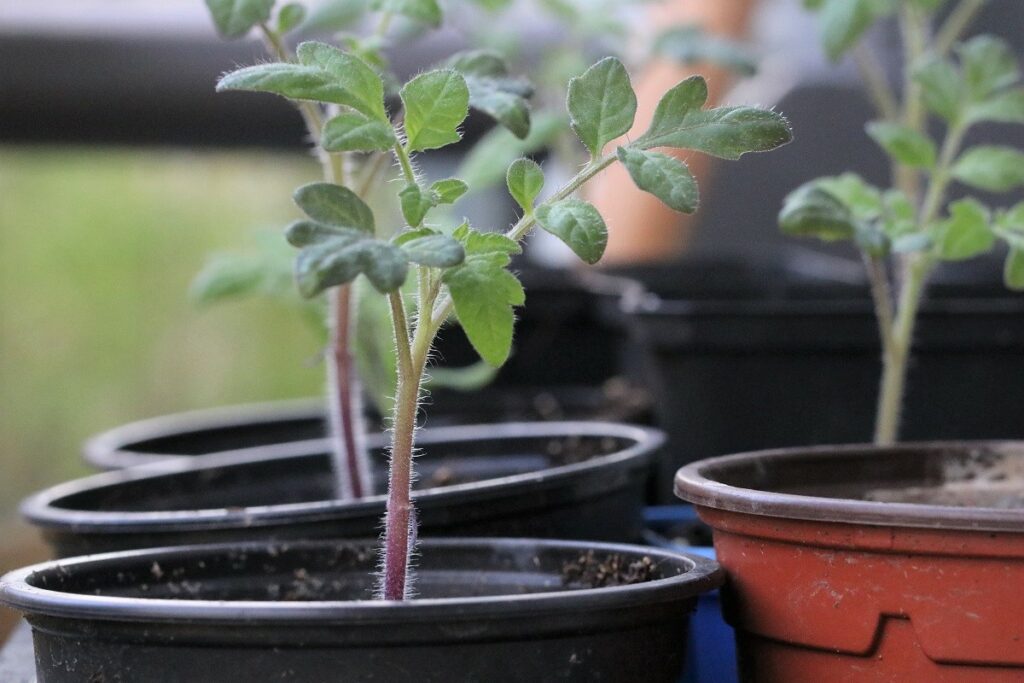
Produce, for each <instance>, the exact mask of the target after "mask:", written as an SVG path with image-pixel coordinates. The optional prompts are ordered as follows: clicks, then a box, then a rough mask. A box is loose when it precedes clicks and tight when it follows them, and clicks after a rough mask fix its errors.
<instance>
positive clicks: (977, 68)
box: [957, 35, 1020, 100]
mask: <svg viewBox="0 0 1024 683" xmlns="http://www.w3.org/2000/svg"><path fill="white" fill-rule="evenodd" d="M957 54H958V55H959V56H960V64H961V66H962V68H963V78H964V82H965V83H966V85H967V91H968V92H969V93H970V95H971V97H972V99H975V100H981V99H984V98H986V97H988V96H989V95H991V94H992V93H993V92H995V91H996V90H1001V89H1003V88H1006V87H1008V86H1011V85H1013V84H1014V83H1016V82H1017V81H1018V80H1019V79H1020V69H1018V68H1017V57H1016V56H1015V55H1014V53H1013V50H1012V49H1010V46H1009V45H1007V44H1006V41H1004V40H1002V39H1000V38H996V37H995V36H991V35H980V36H975V37H974V38H971V39H970V40H968V41H967V42H965V43H963V44H961V45H959V46H958V47H957Z"/></svg>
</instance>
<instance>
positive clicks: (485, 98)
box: [448, 50, 533, 139]
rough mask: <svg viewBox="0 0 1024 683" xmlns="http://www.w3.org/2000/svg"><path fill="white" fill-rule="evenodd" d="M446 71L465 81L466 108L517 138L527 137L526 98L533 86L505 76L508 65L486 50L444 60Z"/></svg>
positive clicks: (528, 119) (519, 79)
mask: <svg viewBox="0 0 1024 683" xmlns="http://www.w3.org/2000/svg"><path fill="white" fill-rule="evenodd" d="M448 67H449V68H451V69H455V70H456V71H458V72H459V73H461V74H462V75H463V77H464V78H465V79H466V86H467V87H468V88H469V106H470V107H472V108H474V109H476V110H478V111H482V112H484V113H485V114H487V115H488V116H490V117H491V118H493V119H494V120H495V121H497V122H498V123H500V124H501V125H503V126H505V127H506V128H507V129H508V130H510V131H511V132H512V134H513V135H515V136H516V137H517V138H520V139H523V138H525V137H526V136H527V135H529V133H530V107H529V104H527V101H526V100H527V98H528V97H530V96H531V95H532V94H533V86H531V85H530V83H529V82H528V81H526V80H525V79H521V78H511V77H509V75H508V65H507V64H506V63H505V60H504V59H503V58H502V57H500V56H499V55H498V54H497V53H494V52H490V51H487V50H472V51H468V52H460V53H457V54H455V55H453V56H452V57H451V58H450V59H449V60H448Z"/></svg>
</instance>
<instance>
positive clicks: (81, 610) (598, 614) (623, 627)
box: [0, 539, 721, 683]
mask: <svg viewBox="0 0 1024 683" xmlns="http://www.w3.org/2000/svg"><path fill="white" fill-rule="evenodd" d="M375 547H376V542H375V541H363V542H351V543H345V544H338V543H336V542H332V543H324V542H319V543H316V542H313V543H310V542H297V543H290V544H287V545H281V546H273V545H272V546H267V545H266V544H247V545H226V546H225V545H214V546H193V547H186V548H171V549H160V550H147V551H142V552H131V553H117V554H110V555H101V556H94V557H86V558H77V559H73V560H66V561H61V562H55V563H50V564H46V565H39V566H36V567H30V568H28V569H25V570H21V571H19V572H15V573H14V574H11V575H8V576H7V577H5V578H4V579H3V582H2V583H0V597H2V599H3V601H4V602H6V603H7V604H8V605H9V606H11V607H14V608H15V609H18V610H21V611H23V612H25V613H26V616H27V618H28V620H29V623H30V624H31V625H32V627H33V629H34V640H35V650H36V662H37V670H38V675H39V683H65V682H67V683H70V682H72V681H74V682H75V683H79V682H81V681H85V680H114V679H118V678H121V677H124V678H125V679H130V680H138V681H162V682H164V683H175V682H179V681H180V682H185V681H188V682H189V683H192V682H193V681H228V680H245V681H250V682H251V683H261V682H263V681H267V682H269V681H279V680H282V679H283V678H290V679H292V680H301V681H315V680H329V679H330V680H333V679H334V678H336V677H337V676H339V675H342V676H344V678H345V680H346V681H370V680H373V681H377V680H387V681H395V682H401V681H416V682H417V683H418V682H420V681H452V680H480V681H524V682H525V681H530V682H532V681H541V680H545V681H546V680H574V681H592V680H598V679H599V680H602V681H636V680H637V678H636V676H637V672H641V671H642V672H643V680H645V681H651V682H652V683H657V682H665V683H668V682H670V681H674V680H675V678H676V677H677V676H678V675H679V672H680V670H681V668H682V663H683V662H682V657H683V652H682V648H681V647H680V642H681V640H682V638H683V637H685V633H686V629H687V622H688V618H689V615H688V613H689V612H690V611H691V610H692V608H693V604H694V601H695V600H696V596H697V595H698V594H700V593H702V592H704V591H707V590H710V589H712V588H714V587H716V586H717V585H719V584H720V583H721V576H720V570H719V569H718V567H717V565H716V564H715V563H713V562H711V561H709V560H705V559H703V558H701V557H698V556H692V557H684V556H680V555H675V554H671V553H665V552H661V551H657V550H653V549H650V548H640V547H635V546H620V545H603V544H597V545H594V544H583V543H569V542H555V541H549V542H544V541H532V540H502V539H487V540H433V541H424V542H423V543H422V544H421V545H420V551H421V552H420V553H419V555H418V558H417V570H416V574H417V579H416V587H417V591H418V593H419V596H420V599H417V600H414V601H410V602H406V603H385V602H376V601H367V600H366V599H367V598H369V597H370V596H371V594H372V590H373V571H374V569H375V568H376V566H377V558H376V553H375V550H374V548H375ZM581 559H582V560H584V562H582V563H580V560H581ZM598 564H604V565H609V564H615V565H616V566H618V567H621V568H623V571H622V572H621V575H622V576H623V577H631V578H632V579H633V580H637V579H639V578H640V577H644V576H648V575H649V577H650V579H651V580H648V581H644V582H641V583H633V584H632V585H619V586H616V585H614V582H612V583H610V584H608V585H604V586H603V587H602V586H601V585H600V582H599V581H597V582H590V581H586V580H584V581H582V582H580V581H572V580H569V579H570V577H573V576H575V575H576V573H575V572H574V571H573V570H572V568H573V567H576V566H580V567H586V568H587V570H588V573H590V574H592V573H593V572H592V570H593V569H594V567H595V566H597V565H598ZM183 598H184V599H183ZM354 601H361V602H354Z"/></svg>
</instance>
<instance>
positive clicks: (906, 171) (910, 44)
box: [895, 2, 929, 206]
mask: <svg viewBox="0 0 1024 683" xmlns="http://www.w3.org/2000/svg"><path fill="white" fill-rule="evenodd" d="M928 29H929V24H928V15H927V14H926V13H925V12H924V11H923V10H921V9H920V8H919V7H917V6H916V5H914V3H912V2H903V3H901V4H900V32H901V33H902V35H903V125H905V126H907V127H908V128H910V129H911V130H914V131H917V132H924V126H925V109H924V102H923V99H922V97H921V87H920V86H919V85H918V84H917V81H915V80H914V67H915V66H916V65H917V64H918V63H919V62H920V61H921V58H922V57H923V56H924V54H925V53H926V52H927V50H928ZM895 180H896V187H898V188H899V189H900V190H902V191H903V194H905V195H906V196H907V199H909V200H910V203H911V204H913V205H915V206H916V205H917V203H918V201H919V199H920V193H921V187H920V186H921V174H920V173H919V172H918V170H917V169H916V168H913V167H911V166H907V165H905V164H898V165H897V167H896V178H895Z"/></svg>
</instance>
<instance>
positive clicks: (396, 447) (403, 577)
mask: <svg viewBox="0 0 1024 683" xmlns="http://www.w3.org/2000/svg"><path fill="white" fill-rule="evenodd" d="M388 301H389V302H390V304H391V320H392V323H393V324H394V329H395V347H396V348H397V350H398V390H397V392H396V396H395V403H394V412H393V422H392V426H391V463H390V464H391V468H390V472H389V475H388V501H387V512H386V514H385V517H384V572H383V576H382V587H381V594H382V597H383V598H384V599H385V600H403V599H405V597H406V586H407V583H408V573H409V554H410V552H411V550H412V548H411V546H412V543H411V538H412V535H411V534H412V532H413V529H412V525H413V514H412V449H413V438H414V434H415V430H416V410H417V409H418V407H419V395H420V381H421V379H422V375H423V372H422V369H421V370H419V371H418V372H417V371H416V369H415V368H414V366H413V358H412V348H411V346H410V341H409V325H408V323H407V322H406V318H405V304H404V302H403V301H402V294H401V292H394V293H392V294H390V295H389V296H388ZM417 331H418V330H417Z"/></svg>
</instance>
